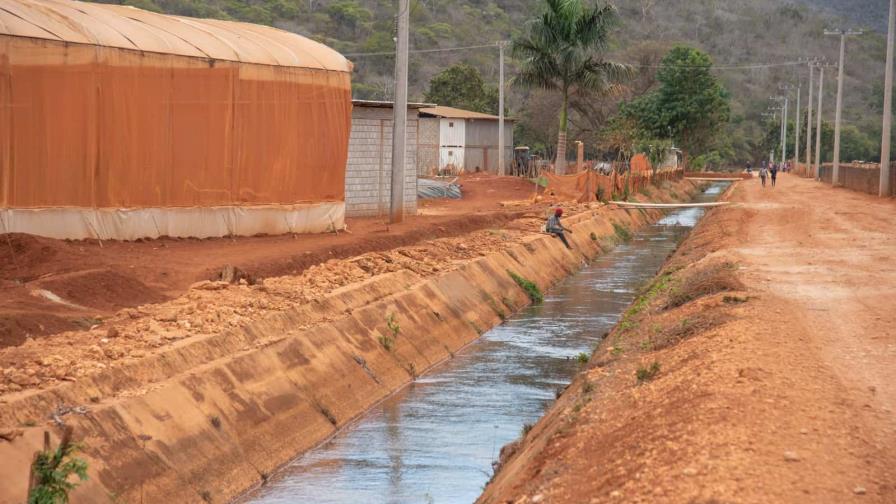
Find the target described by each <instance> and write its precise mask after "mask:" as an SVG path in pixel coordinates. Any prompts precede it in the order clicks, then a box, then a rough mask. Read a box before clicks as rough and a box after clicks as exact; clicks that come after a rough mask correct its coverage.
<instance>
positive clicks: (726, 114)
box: [623, 46, 731, 158]
mask: <svg viewBox="0 0 896 504" xmlns="http://www.w3.org/2000/svg"><path fill="white" fill-rule="evenodd" d="M711 69H712V60H711V59H710V57H709V56H708V55H706V54H705V53H703V52H701V51H700V50H698V49H694V48H692V47H685V46H677V47H674V48H673V49H672V50H671V51H669V53H668V54H667V55H666V57H665V58H663V60H662V63H661V65H660V69H659V71H658V72H657V76H656V78H657V81H658V82H659V88H658V89H657V90H655V91H653V92H651V93H648V94H646V95H644V96H642V97H640V98H638V99H636V100H634V101H632V102H630V103H629V104H627V105H626V106H624V107H623V113H624V114H628V115H631V116H632V117H634V118H636V119H637V121H638V124H639V126H640V129H641V130H642V131H643V132H644V133H645V134H646V135H648V136H651V137H654V138H670V137H671V138H673V139H674V140H675V143H676V145H677V146H679V147H680V148H681V149H682V151H684V153H685V157H686V158H687V156H688V155H689V153H697V154H704V153H707V152H708V151H711V150H713V148H715V147H717V146H718V143H719V140H720V133H721V132H722V131H723V126H724V125H725V124H726V123H727V122H728V120H729V118H730V114H731V109H730V106H729V103H728V102H729V96H728V92H727V91H726V90H725V88H724V87H722V85H721V84H720V83H719V81H718V79H717V78H716V77H715V76H714V75H713V74H712V71H711Z"/></svg>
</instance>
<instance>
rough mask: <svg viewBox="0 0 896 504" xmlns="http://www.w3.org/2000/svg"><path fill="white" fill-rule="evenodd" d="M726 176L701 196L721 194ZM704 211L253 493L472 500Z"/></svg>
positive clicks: (493, 335)
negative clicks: (578, 358) (505, 450)
mask: <svg viewBox="0 0 896 504" xmlns="http://www.w3.org/2000/svg"><path fill="white" fill-rule="evenodd" d="M723 189H724V185H722V184H718V185H713V186H711V187H710V188H709V189H708V190H707V191H706V193H704V194H703V195H701V196H700V197H699V198H698V201H712V200H714V199H715V198H716V197H717V196H718V194H719V193H720V192H721V191H722V190H723ZM702 215H703V211H702V210H701V209H696V208H693V209H684V210H679V211H675V212H674V213H670V214H669V215H667V216H666V217H665V218H663V219H662V220H660V221H659V222H658V223H657V224H655V225H652V226H648V227H646V228H644V229H643V230H642V231H640V232H638V233H637V234H635V236H634V238H633V239H632V240H631V241H630V242H628V243H625V244H622V245H620V246H619V247H617V248H616V249H614V250H613V251H612V252H610V253H607V254H605V255H603V256H601V257H599V258H598V259H597V260H595V261H594V262H593V263H592V264H591V265H589V266H588V267H586V268H584V269H583V270H582V271H581V272H579V273H578V274H576V275H573V276H571V277H570V278H568V279H567V280H565V281H564V282H563V283H561V284H560V285H558V286H557V287H556V288H555V289H554V290H552V291H551V292H550V293H549V294H548V295H547V296H546V298H545V301H544V303H543V304H541V305H539V306H532V307H529V308H527V309H525V310H523V311H521V312H520V313H517V314H515V315H514V316H512V317H510V318H509V319H508V320H507V321H506V322H505V323H504V324H502V325H500V326H498V327H495V328H494V329H492V330H491V331H488V332H487V333H485V334H484V335H483V336H482V337H481V338H480V339H479V340H477V341H476V342H475V343H473V344H471V345H469V346H468V347H466V348H465V349H464V350H463V351H461V352H459V353H458V354H457V355H456V356H455V358H454V359H451V360H450V361H448V362H446V363H445V364H443V365H441V366H439V367H437V368H436V369H434V370H432V371H431V372H430V373H428V374H427V375H425V376H422V377H420V378H419V379H418V380H417V381H416V382H414V383H413V384H412V385H410V386H408V387H407V388H405V389H404V390H402V391H401V392H399V393H397V394H395V395H394V396H392V397H390V398H389V399H387V400H386V401H384V402H383V403H381V404H380V405H378V406H376V407H375V408H373V409H372V410H371V411H370V412H368V413H367V414H366V415H364V416H363V417H361V419H360V420H358V421H357V422H356V423H354V424H352V425H350V426H348V427H347V428H346V429H344V430H343V431H342V432H341V433H340V434H338V435H337V436H335V437H334V438H333V439H332V440H330V441H329V442H327V443H325V444H324V445H322V446H320V447H318V448H317V449H315V450H312V451H310V452H308V453H307V454H305V455H303V456H301V457H299V458H298V459H296V460H295V461H293V462H292V463H290V464H289V465H288V466H287V467H286V468H285V469H284V470H283V471H281V472H280V473H279V474H278V475H277V476H276V477H275V478H273V479H272V481H271V482H270V483H269V484H268V485H267V486H265V487H263V488H260V489H259V490H257V491H256V492H255V493H254V494H252V495H250V496H249V497H248V498H247V499H246V502H252V503H259V504H261V503H263V504H274V503H278V504H279V503H314V504H325V503H340V504H341V503H364V504H366V503H371V504H378V503H388V504H404V503H413V504H419V503H424V504H425V503H439V504H441V503H471V502H473V501H475V500H476V498H477V497H478V496H479V494H480V493H481V492H482V488H483V486H484V485H485V483H486V482H487V481H488V479H489V477H490V475H491V467H492V462H493V461H494V460H495V459H496V458H497V456H498V452H499V451H500V449H501V446H503V445H504V444H506V443H508V442H510V441H513V440H514V439H516V438H517V437H519V435H520V431H521V429H522V427H523V425H525V424H527V423H534V422H535V421H536V420H538V418H539V417H540V416H541V415H542V414H543V413H544V411H545V409H546V408H547V407H548V406H549V405H550V404H551V402H552V401H553V400H554V397H555V392H556V391H557V389H558V388H560V387H562V386H564V385H565V384H567V383H569V381H570V380H571V378H572V376H573V374H574V373H575V372H576V367H577V364H576V362H575V359H574V357H575V355H576V354H578V353H579V352H590V351H591V350H592V349H593V348H594V346H595V345H596V344H597V343H598V342H599V341H600V338H601V336H602V335H603V334H604V333H606V332H607V331H609V330H610V328H612V327H613V325H614V324H616V322H617V320H618V319H619V317H620V314H621V313H622V312H623V311H624V310H625V308H626V307H627V306H628V305H629V304H630V303H631V302H632V300H633V299H634V297H635V293H636V292H637V290H638V288H639V287H640V286H642V285H643V284H644V283H645V282H647V281H649V280H650V279H651V278H653V276H654V275H655V274H656V272H657V270H658V269H659V268H660V267H661V266H662V264H663V262H664V261H665V259H666V257H667V256H668V255H669V254H670V253H671V252H672V251H674V250H675V248H676V246H677V245H678V243H679V242H680V241H681V239H682V238H683V237H684V235H685V234H686V233H687V231H688V230H689V229H690V228H691V227H693V226H694V224H695V223H696V222H697V220H698V219H699V218H700V217H701V216H702Z"/></svg>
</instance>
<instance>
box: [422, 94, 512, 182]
mask: <svg viewBox="0 0 896 504" xmlns="http://www.w3.org/2000/svg"><path fill="white" fill-rule="evenodd" d="M419 112H420V130H419V135H418V139H419V152H418V158H417V173H418V174H419V175H421V176H428V175H433V174H436V173H439V172H449V173H459V172H460V171H461V170H464V171H467V172H478V171H488V172H492V173H497V171H498V116H495V115H490V114H483V113H480V112H472V111H469V110H462V109H458V108H453V107H443V106H436V107H425V108H421V109H420V111H419ZM512 160H513V120H512V119H507V118H505V119H504V165H505V170H506V171H507V172H508V173H509V171H510V166H511V162H512Z"/></svg>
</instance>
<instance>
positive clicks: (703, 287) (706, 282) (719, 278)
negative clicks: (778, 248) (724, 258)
mask: <svg viewBox="0 0 896 504" xmlns="http://www.w3.org/2000/svg"><path fill="white" fill-rule="evenodd" d="M736 270H737V265H736V264H734V263H731V262H723V263H717V264H712V265H709V266H706V267H703V268H699V269H697V270H696V271H694V272H693V273H691V274H690V275H688V276H687V277H685V278H684V279H683V280H682V282H681V284H680V285H679V286H678V288H676V289H674V290H673V291H672V292H671V293H670V294H669V299H668V301H667V302H666V309H669V308H676V307H678V306H681V305H684V304H687V303H690V302H691V301H694V300H695V299H699V298H701V297H704V296H709V295H711V294H715V293H717V292H725V291H738V290H743V289H744V284H743V283H741V281H740V280H739V279H738V278H737V275H736V274H735V271H736Z"/></svg>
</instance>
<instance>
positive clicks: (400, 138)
mask: <svg viewBox="0 0 896 504" xmlns="http://www.w3.org/2000/svg"><path fill="white" fill-rule="evenodd" d="M408 3H409V2H408V0H398V16H397V18H398V39H397V40H396V43H395V103H394V104H393V108H392V112H393V114H392V188H391V189H392V191H391V199H390V202H389V222H390V223H392V224H397V223H399V222H401V221H403V220H404V168H405V162H406V161H405V157H406V156H405V144H406V142H407V125H408V22H409V17H410V16H409V13H410V8H409V6H408Z"/></svg>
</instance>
